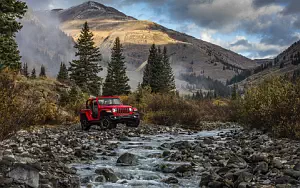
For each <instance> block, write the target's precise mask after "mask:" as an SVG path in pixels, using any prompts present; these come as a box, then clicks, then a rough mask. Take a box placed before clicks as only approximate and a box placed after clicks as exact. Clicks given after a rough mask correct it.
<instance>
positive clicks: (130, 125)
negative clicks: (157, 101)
mask: <svg viewBox="0 0 300 188" xmlns="http://www.w3.org/2000/svg"><path fill="white" fill-rule="evenodd" d="M139 125H140V119H137V120H135V121H130V122H128V123H126V126H127V127H138V126H139Z"/></svg>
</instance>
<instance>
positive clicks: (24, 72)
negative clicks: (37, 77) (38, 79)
mask: <svg viewBox="0 0 300 188" xmlns="http://www.w3.org/2000/svg"><path fill="white" fill-rule="evenodd" d="M22 75H24V76H25V77H27V78H28V77H29V72H28V65H27V63H24V65H23V68H22Z"/></svg>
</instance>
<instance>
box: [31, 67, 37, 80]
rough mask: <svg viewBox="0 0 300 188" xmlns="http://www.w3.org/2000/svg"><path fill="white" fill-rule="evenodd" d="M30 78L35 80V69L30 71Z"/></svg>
mask: <svg viewBox="0 0 300 188" xmlns="http://www.w3.org/2000/svg"><path fill="white" fill-rule="evenodd" d="M30 78H32V79H36V70H35V68H33V69H32V71H31V76H30Z"/></svg>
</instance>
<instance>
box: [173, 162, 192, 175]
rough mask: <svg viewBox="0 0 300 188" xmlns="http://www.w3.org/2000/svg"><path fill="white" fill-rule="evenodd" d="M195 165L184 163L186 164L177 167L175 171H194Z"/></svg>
mask: <svg viewBox="0 0 300 188" xmlns="http://www.w3.org/2000/svg"><path fill="white" fill-rule="evenodd" d="M193 170H194V169H193V167H192V165H190V164H184V165H180V166H179V167H177V168H175V170H174V172H175V173H181V174H183V173H185V172H191V171H193Z"/></svg>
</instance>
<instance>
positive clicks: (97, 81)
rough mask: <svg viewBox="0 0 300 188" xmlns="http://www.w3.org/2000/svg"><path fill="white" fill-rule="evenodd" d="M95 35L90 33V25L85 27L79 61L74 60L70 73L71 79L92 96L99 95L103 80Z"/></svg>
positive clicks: (78, 49) (79, 44)
mask: <svg viewBox="0 0 300 188" xmlns="http://www.w3.org/2000/svg"><path fill="white" fill-rule="evenodd" d="M93 36H94V35H93V33H92V32H91V31H90V29H89V26H88V23H87V22H85V24H84V25H83V28H82V31H81V34H80V36H79V39H78V42H77V44H75V46H74V48H76V50H77V52H76V54H75V56H76V57H78V60H73V61H72V62H71V63H70V68H69V71H70V72H71V73H70V79H71V80H72V81H74V82H75V84H76V85H77V86H78V87H79V88H80V89H81V90H82V91H83V92H87V93H90V94H92V95H98V94H99V92H100V86H101V82H102V78H101V77H99V76H98V73H99V72H100V71H102V67H101V66H100V64H99V62H100V61H101V53H100V51H99V48H97V47H95V42H94V41H93V40H94V38H93Z"/></svg>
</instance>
